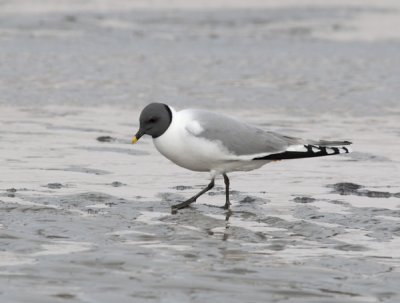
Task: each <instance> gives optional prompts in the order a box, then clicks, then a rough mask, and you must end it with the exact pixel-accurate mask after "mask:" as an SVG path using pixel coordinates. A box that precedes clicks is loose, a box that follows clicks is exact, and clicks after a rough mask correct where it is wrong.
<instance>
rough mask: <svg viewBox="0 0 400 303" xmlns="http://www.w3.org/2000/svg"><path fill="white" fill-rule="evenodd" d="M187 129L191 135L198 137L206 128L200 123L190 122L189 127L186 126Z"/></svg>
mask: <svg viewBox="0 0 400 303" xmlns="http://www.w3.org/2000/svg"><path fill="white" fill-rule="evenodd" d="M186 129H187V131H188V132H189V133H191V134H193V135H195V136H198V135H200V134H201V133H202V132H203V131H204V128H202V127H201V125H200V123H199V122H197V121H190V122H189V123H188V124H187V125H186Z"/></svg>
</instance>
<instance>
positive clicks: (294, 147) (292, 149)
mask: <svg viewBox="0 0 400 303" xmlns="http://www.w3.org/2000/svg"><path fill="white" fill-rule="evenodd" d="M286 151H289V152H306V151H307V148H306V147H305V146H304V145H291V146H289V147H288V148H287V149H286Z"/></svg>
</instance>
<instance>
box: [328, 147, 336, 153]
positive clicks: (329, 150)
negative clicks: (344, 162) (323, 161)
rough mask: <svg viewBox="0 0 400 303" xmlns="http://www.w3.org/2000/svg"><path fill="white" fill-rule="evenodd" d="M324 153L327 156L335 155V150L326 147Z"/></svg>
mask: <svg viewBox="0 0 400 303" xmlns="http://www.w3.org/2000/svg"><path fill="white" fill-rule="evenodd" d="M326 153H327V154H328V155H333V154H335V150H334V149H333V148H330V147H327V148H326Z"/></svg>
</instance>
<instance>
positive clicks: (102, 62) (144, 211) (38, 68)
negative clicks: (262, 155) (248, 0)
mask: <svg viewBox="0 0 400 303" xmlns="http://www.w3.org/2000/svg"><path fill="white" fill-rule="evenodd" d="M353 1H354V0H353ZM26 3H27V2H24V1H21V0H19V1H15V2H6V1H0V16H1V19H0V43H1V47H0V62H1V63H2V68H1V69H0V91H1V94H0V104H1V106H0V142H1V144H0V169H1V171H0V174H1V175H0V176H1V178H0V248H1V249H0V301H1V302H68V301H70V302H110V301H111V300H114V301H116V302H132V301H134V302H208V301H212V302H227V301H230V302H398V301H399V300H400V293H399V290H398V288H399V287H398V285H399V284H400V270H399V268H400V267H399V265H400V227H399V226H400V225H399V224H400V185H399V183H398V180H399V176H400V175H399V171H400V145H399V144H398V142H399V136H400V131H399V129H400V122H399V121H400V120H399V118H398V117H399V112H400V111H399V101H398V83H400V81H399V80H400V79H399V75H400V73H399V71H400V65H399V57H398V49H399V40H398V39H397V37H396V35H395V34H393V35H391V34H390V32H388V33H385V34H384V35H379V33H376V32H371V31H369V30H368V26H366V23H365V20H366V19H368V18H372V17H373V18H376V17H377V16H378V17H379V16H385V17H387V18H389V19H390V18H392V17H393V16H394V15H396V12H397V13H398V11H396V10H394V9H392V10H391V9H390V8H391V6H390V5H389V4H391V5H393V2H387V1H386V2H385V1H383V2H382V3H383V4H382V7H380V6H379V5H376V4H374V5H373V4H371V3H369V4H368V5H367V4H365V5H362V6H361V5H360V4H359V3H358V2H357V1H354V3H353V2H351V3H349V4H346V3H348V2H346V3H343V4H341V5H330V6H327V5H322V4H320V5H318V6H310V5H309V4H308V3H307V2H306V1H301V2H297V4H296V5H293V4H287V3H289V2H287V3H286V4H279V5H278V4H277V5H275V6H274V5H271V6H262V5H261V8H260V7H259V6H255V7H253V6H249V7H244V6H243V5H241V6H240V5H238V6H235V7H230V9H221V8H208V9H204V8H199V7H196V9H194V8H192V7H187V5H183V6H182V3H181V4H179V3H178V4H176V5H175V6H171V7H169V8H168V9H161V8H160V7H158V8H154V7H153V8H151V9H149V8H148V7H146V5H144V4H143V6H142V7H141V8H140V9H139V8H137V7H136V8H132V7H131V6H130V4H128V2H126V3H125V2H124V1H122V0H119V1H117V2H115V3H116V4H115V5H114V6H113V7H112V9H109V10H105V9H101V8H102V7H103V6H101V5H99V6H97V7H96V5H95V4H96V3H101V2H96V1H93V2H91V4H88V5H87V6H82V7H83V8H82V7H81V8H79V7H76V3H78V4H79V3H80V2H79V1H75V2H73V3H70V4H69V3H64V2H63V1H59V2H57V3H61V6H57V5H56V4H52V5H50V3H46V2H43V3H42V5H39V6H36V7H35V6H32V7H35V9H33V8H32V7H31V6H29V5H25V4H26ZM129 3H130V2H129ZM213 3H214V2H213ZM271 3H272V2H271ZM59 5H60V4H59ZM91 5H92V6H91ZM103 5H104V6H105V7H107V5H106V4H104V3H103ZM395 7H396V6H394V7H392V8H395ZM1 8H3V10H1ZM32 10H33V11H32ZM21 16H22V17H21ZM371 16H372V17H371ZM360 20H361V21H362V22H361V21H360ZM385 20H386V19H385ZM390 20H391V19H390ZM367 25H368V24H367ZM365 26H366V27H365ZM378 28H379V27H378ZM155 100H156V101H165V102H167V103H170V104H173V105H174V106H176V108H177V109H179V108H184V107H187V106H193V105H196V106H199V107H204V108H209V109H215V110H218V111H225V112H227V113H229V114H232V115H234V116H236V117H238V118H241V119H243V120H245V121H248V122H251V123H253V124H256V125H258V126H260V127H262V128H265V129H269V130H273V131H278V132H282V133H285V134H288V135H294V136H299V137H305V138H320V139H349V140H352V141H354V145H353V150H354V152H353V153H352V154H349V155H344V156H340V157H339V156H335V157H324V158H318V159H304V160H293V161H282V162H279V163H271V164H269V165H266V166H265V167H263V168H261V169H259V170H255V171H252V172H247V173H233V174H231V175H230V177H231V187H232V195H231V199H232V202H233V205H232V210H231V212H227V211H225V210H222V209H221V208H219V207H218V206H222V205H223V204H224V198H225V197H224V188H223V181H222V180H221V179H218V180H217V186H216V188H215V189H214V190H212V191H211V192H210V193H209V194H208V195H205V196H203V197H201V198H200V199H199V200H198V201H197V203H195V204H194V205H193V206H192V207H191V208H188V209H185V210H182V211H179V212H178V214H177V215H171V214H170V206H171V205H173V204H176V203H177V202H178V201H182V200H184V199H186V198H188V197H190V196H191V195H193V194H195V193H196V192H197V191H199V190H200V189H201V188H202V187H204V186H205V185H206V184H208V182H209V179H208V178H209V176H208V175H207V174H203V173H195V172H190V171H187V170H184V169H182V168H179V167H176V166H175V165H173V164H171V163H170V162H169V161H168V160H166V159H165V158H163V157H162V156H161V155H159V154H158V153H157V151H156V150H155V149H154V147H153V144H152V142H151V140H150V139H149V138H143V139H141V140H140V142H139V143H138V144H137V145H134V146H133V145H131V144H130V138H131V136H132V134H134V133H135V131H136V128H137V118H138V114H139V111H140V108H141V106H142V105H143V104H145V103H147V102H149V101H155ZM243 100H246V108H245V109H244V108H243Z"/></svg>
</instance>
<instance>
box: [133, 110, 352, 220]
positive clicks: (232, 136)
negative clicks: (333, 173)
mask: <svg viewBox="0 0 400 303" xmlns="http://www.w3.org/2000/svg"><path fill="white" fill-rule="evenodd" d="M139 124H140V126H139V130H138V132H137V133H136V135H135V136H134V137H133V138H132V143H133V144H135V143H136V142H137V141H138V140H139V139H140V138H141V137H142V136H143V135H150V136H151V137H152V138H153V143H154V146H155V147H156V149H157V150H158V151H159V152H160V153H161V154H162V155H163V156H165V157H166V158H168V159H169V160H171V161H172V162H173V163H175V164H177V165H179V166H181V167H184V168H186V169H189V170H193V171H199V172H209V173H210V175H211V182H210V183H209V184H208V185H207V186H206V187H205V188H204V189H203V190H201V191H200V192H199V193H197V194H196V195H194V196H193V197H191V198H189V199H188V200H186V201H184V202H182V203H179V204H176V205H173V206H172V207H171V212H172V213H173V214H174V213H176V212H177V210H178V209H182V208H185V207H188V206H189V205H190V204H192V203H193V202H196V200H197V198H199V197H200V196H201V195H203V194H204V193H206V192H207V191H209V190H210V189H212V188H213V187H214V180H215V178H216V176H218V175H222V176H223V178H224V183H225V205H224V208H225V209H229V207H230V205H231V202H230V200H229V185H230V184H229V178H228V176H227V173H230V172H234V171H250V170H253V169H257V168H260V167H261V166H263V165H265V164H267V163H270V162H273V161H279V160H288V159H301V158H310V157H321V156H330V155H337V154H347V153H350V152H351V150H350V148H348V147H346V146H347V145H350V144H351V142H349V141H325V140H307V139H301V138H295V137H290V136H286V135H282V134H279V133H276V132H272V131H266V130H263V129H261V128H258V127H256V126H252V125H250V124H247V123H244V122H242V121H239V120H237V119H235V118H233V117H230V116H227V115H223V114H219V113H216V112H212V111H207V110H201V109H184V110H181V111H175V110H174V109H173V108H172V107H171V106H168V105H167V104H163V103H150V104H148V105H147V106H146V107H145V108H144V109H143V110H142V112H141V114H140V118H139Z"/></svg>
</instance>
